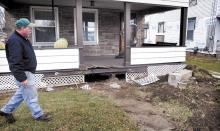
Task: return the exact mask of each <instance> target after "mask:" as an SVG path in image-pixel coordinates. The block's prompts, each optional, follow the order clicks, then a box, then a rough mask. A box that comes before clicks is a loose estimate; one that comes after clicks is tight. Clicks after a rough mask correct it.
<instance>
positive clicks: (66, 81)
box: [0, 74, 85, 91]
mask: <svg viewBox="0 0 220 131" xmlns="http://www.w3.org/2000/svg"><path fill="white" fill-rule="evenodd" d="M84 79H85V78H84V75H71V76H55V77H44V75H43V74H35V83H36V87H37V88H43V87H46V86H62V85H71V84H79V83H84V81H85V80H84ZM17 88H18V87H17V86H16V84H15V78H14V76H13V75H3V76H0V91H3V90H14V89H17Z"/></svg>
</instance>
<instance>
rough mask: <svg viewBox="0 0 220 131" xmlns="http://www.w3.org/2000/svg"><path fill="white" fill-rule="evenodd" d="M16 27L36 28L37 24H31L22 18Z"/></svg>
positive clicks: (16, 23)
mask: <svg viewBox="0 0 220 131" xmlns="http://www.w3.org/2000/svg"><path fill="white" fill-rule="evenodd" d="M15 25H16V26H17V27H27V26H29V27H34V26H35V24H33V23H31V22H30V21H29V20H28V19H27V18H20V19H19V20H17V21H16V22H15Z"/></svg>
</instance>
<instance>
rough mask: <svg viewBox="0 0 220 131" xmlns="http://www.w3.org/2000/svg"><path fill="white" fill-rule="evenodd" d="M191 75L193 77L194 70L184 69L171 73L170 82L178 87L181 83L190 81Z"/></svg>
mask: <svg viewBox="0 0 220 131" xmlns="http://www.w3.org/2000/svg"><path fill="white" fill-rule="evenodd" d="M191 77H192V71H191V70H186V69H184V70H181V71H178V72H174V73H171V74H169V77H168V83H169V85H171V86H174V87H178V85H179V84H181V83H185V82H186V81H189V79H190V78H191ZM184 85H185V84H184Z"/></svg>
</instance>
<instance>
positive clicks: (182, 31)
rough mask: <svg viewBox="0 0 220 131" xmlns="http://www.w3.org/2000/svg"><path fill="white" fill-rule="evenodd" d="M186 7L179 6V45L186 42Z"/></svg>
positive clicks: (183, 44)
mask: <svg viewBox="0 0 220 131" xmlns="http://www.w3.org/2000/svg"><path fill="white" fill-rule="evenodd" d="M187 12H188V8H187V7H182V8H181V14H180V40H179V42H180V46H185V43H186V30H187V19H188V18H187Z"/></svg>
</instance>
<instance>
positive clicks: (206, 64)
mask: <svg viewBox="0 0 220 131" xmlns="http://www.w3.org/2000/svg"><path fill="white" fill-rule="evenodd" d="M187 64H189V65H197V66H198V67H200V68H203V69H206V70H209V71H215V72H219V73H220V61H218V60H217V59H216V58H214V57H213V58H212V57H202V56H187Z"/></svg>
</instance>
